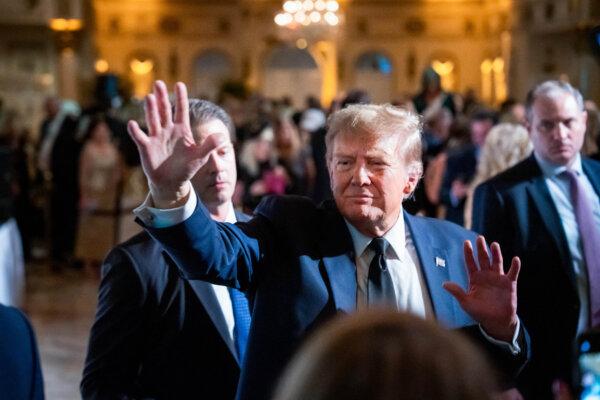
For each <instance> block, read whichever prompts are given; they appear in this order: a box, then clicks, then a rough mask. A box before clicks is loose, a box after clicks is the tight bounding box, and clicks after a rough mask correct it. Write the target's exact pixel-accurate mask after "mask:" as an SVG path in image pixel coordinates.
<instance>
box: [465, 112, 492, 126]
mask: <svg viewBox="0 0 600 400" xmlns="http://www.w3.org/2000/svg"><path fill="white" fill-rule="evenodd" d="M469 119H470V120H471V122H473V121H492V124H494V125H496V124H497V123H498V114H497V113H496V112H495V111H493V110H490V109H488V108H480V109H478V110H475V111H474V112H473V113H472V114H471V117H470V118H469Z"/></svg>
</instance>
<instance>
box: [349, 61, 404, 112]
mask: <svg viewBox="0 0 600 400" xmlns="http://www.w3.org/2000/svg"><path fill="white" fill-rule="evenodd" d="M393 73H394V65H393V63H392V60H391V58H390V57H388V56H387V55H385V54H383V53H382V52H379V51H367V52H364V53H362V54H361V55H360V56H358V58H357V59H356V62H355V63H354V74H353V76H354V81H353V86H352V88H356V89H362V90H365V91H366V92H367V93H369V95H370V96H371V99H372V100H373V102H374V103H389V102H390V101H392V98H393V97H394V95H395V91H394V75H393Z"/></svg>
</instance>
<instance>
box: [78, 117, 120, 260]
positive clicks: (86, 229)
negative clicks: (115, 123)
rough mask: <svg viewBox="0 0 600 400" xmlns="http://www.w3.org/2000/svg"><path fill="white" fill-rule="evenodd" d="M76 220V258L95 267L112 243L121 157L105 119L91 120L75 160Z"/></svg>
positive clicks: (113, 240)
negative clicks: (77, 195)
mask: <svg viewBox="0 0 600 400" xmlns="http://www.w3.org/2000/svg"><path fill="white" fill-rule="evenodd" d="M79 164H80V168H79V185H80V202H79V207H80V219H79V230H78V235H77V248H76V252H75V254H76V257H77V258H78V259H80V260H82V261H83V262H84V264H85V266H99V265H100V263H101V262H102V260H103V259H104V257H105V256H106V253H107V252H108V250H110V248H111V247H113V246H114V245H115V235H116V232H115V229H116V226H115V225H116V212H117V201H118V199H117V187H118V184H119V180H120V179H121V175H122V173H121V172H122V167H121V159H120V157H119V152H118V150H117V147H116V146H115V145H114V144H113V141H112V135H111V132H110V130H109V128H108V125H107V124H106V122H105V121H104V120H103V119H101V118H96V119H94V120H92V121H91V123H90V126H89V130H88V135H87V141H86V142H85V144H84V146H83V150H82V152H81V158H80V160H79Z"/></svg>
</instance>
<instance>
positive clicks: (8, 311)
mask: <svg viewBox="0 0 600 400" xmlns="http://www.w3.org/2000/svg"><path fill="white" fill-rule="evenodd" d="M0 326H2V329H3V330H4V331H5V332H11V331H12V332H14V333H18V334H19V335H23V332H25V331H30V330H31V325H30V324H29V320H28V319H27V317H25V314H23V312H21V311H20V310H19V309H18V308H15V307H8V306H5V305H2V304H0Z"/></svg>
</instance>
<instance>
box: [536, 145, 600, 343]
mask: <svg viewBox="0 0 600 400" xmlns="http://www.w3.org/2000/svg"><path fill="white" fill-rule="evenodd" d="M533 154H534V156H535V159H536V161H537V162H538V165H539V166H540V169H541V170H542V173H543V174H544V181H545V183H546V186H547V187H548V191H549V192H550V197H552V201H553V202H554V205H555V206H556V210H557V211H558V215H559V217H560V220H561V223H562V226H563V229H564V231H565V236H566V238H567V245H568V247H569V252H570V253H571V259H572V261H573V264H572V267H573V271H574V272H575V277H576V281H577V294H578V297H579V304H580V307H579V320H578V324H577V333H582V332H583V331H585V330H587V329H588V328H589V293H588V277H587V269H586V265H585V259H584V254H583V245H582V243H581V237H580V235H579V227H578V224H577V218H576V217H575V209H574V207H573V202H572V201H571V192H570V182H569V178H567V177H566V176H563V175H560V174H561V173H563V172H564V171H566V170H567V167H566V166H564V165H555V164H551V163H549V162H547V161H545V160H544V159H542V158H541V157H540V156H539V155H538V154H537V153H536V152H535V151H534V153H533ZM570 169H571V170H572V171H573V172H575V174H576V175H577V176H578V179H579V180H580V182H581V183H582V184H583V188H584V191H585V193H586V195H587V196H588V198H589V200H590V204H591V205H592V212H593V214H594V220H595V222H596V224H597V225H598V226H600V201H599V199H598V196H597V195H596V192H595V190H594V187H593V186H592V184H591V183H590V181H589V179H588V178H587V177H586V176H585V174H584V173H583V167H582V165H581V156H580V155H579V154H577V156H576V158H575V160H574V161H573V163H572V165H571V167H570Z"/></svg>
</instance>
